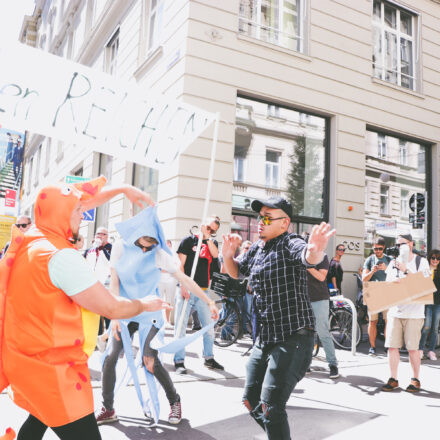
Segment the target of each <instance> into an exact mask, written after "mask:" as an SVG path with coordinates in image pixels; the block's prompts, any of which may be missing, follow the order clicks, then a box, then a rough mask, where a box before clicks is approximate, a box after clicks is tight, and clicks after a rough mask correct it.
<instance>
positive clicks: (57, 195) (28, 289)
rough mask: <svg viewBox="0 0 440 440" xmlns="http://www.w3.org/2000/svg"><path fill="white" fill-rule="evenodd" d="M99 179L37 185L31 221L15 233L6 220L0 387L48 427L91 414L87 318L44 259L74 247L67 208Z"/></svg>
mask: <svg viewBox="0 0 440 440" xmlns="http://www.w3.org/2000/svg"><path fill="white" fill-rule="evenodd" d="M104 184H105V179H104V178H103V177H101V178H98V179H96V180H94V181H90V182H87V183H82V184H76V185H58V186H48V187H45V188H43V189H42V190H41V191H40V192H39V194H38V196H37V200H36V203H35V226H36V227H34V228H31V230H29V231H28V232H27V233H26V234H22V233H20V231H19V230H18V229H17V228H16V227H15V226H13V231H12V239H11V245H10V247H9V249H8V252H7V253H6V255H5V256H4V257H3V259H2V260H1V261H0V354H1V357H0V391H2V390H3V389H4V388H5V387H6V386H8V385H9V384H10V385H11V388H12V393H13V399H14V401H15V403H16V404H17V405H18V406H20V407H21V408H23V409H25V410H27V411H29V413H30V414H32V415H33V416H34V417H36V418H37V419H39V420H40V421H41V422H43V423H44V424H46V425H47V426H50V427H57V426H61V425H65V424H68V423H71V422H73V421H75V420H78V419H80V418H82V417H84V416H86V415H88V414H91V413H93V396H92V387H91V383H90V374H89V369H88V366H87V359H88V356H87V354H86V353H85V351H84V347H85V346H86V345H89V346H90V345H93V343H92V344H90V342H89V341H87V335H86V334H85V333H86V332H85V328H87V327H88V324H87V322H86V318H83V314H82V309H81V307H80V306H78V305H77V304H76V303H75V302H73V301H72V300H71V299H70V298H69V297H68V296H67V295H66V294H65V293H64V292H63V291H62V290H61V289H59V288H57V287H56V286H55V285H54V284H53V283H52V281H51V279H50V276H49V269H48V264H49V260H50V259H51V257H52V256H53V255H55V253H57V252H58V251H59V250H61V249H66V248H74V246H73V244H72V243H71V241H70V240H69V239H71V238H72V231H71V229H70V217H71V214H72V211H73V209H74V207H75V206H76V205H77V203H78V201H79V200H86V199H90V198H92V197H93V196H94V195H96V194H97V193H98V192H99V191H100V190H101V188H102V186H103V185H104ZM88 316H89V318H90V317H92V319H95V317H94V316H92V315H90V312H89V315H88ZM92 327H93V326H92ZM96 333H97V329H96V332H95V334H94V335H91V337H92V339H93V338H96Z"/></svg>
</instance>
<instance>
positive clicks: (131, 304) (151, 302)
mask: <svg viewBox="0 0 440 440" xmlns="http://www.w3.org/2000/svg"><path fill="white" fill-rule="evenodd" d="M70 298H71V299H72V300H73V301H74V302H75V303H76V304H78V305H80V306H81V307H84V308H85V309H87V310H90V311H91V312H94V313H97V314H98V315H102V316H105V317H107V318H110V319H126V318H131V317H133V316H136V315H139V313H142V312H156V311H158V310H162V309H168V310H169V309H171V308H172V307H171V306H170V305H169V304H168V303H166V302H165V301H163V300H162V299H160V298H158V297H156V296H155V297H146V298H142V299H134V300H130V299H127V298H123V297H120V296H114V295H112V294H111V293H110V292H109V291H108V290H107V289H106V288H105V287H104V286H103V285H102V284H101V283H99V282H97V283H95V284H93V286H91V287H89V288H88V289H85V290H83V291H82V292H80V293H77V294H76V295H72V296H71V297H70Z"/></svg>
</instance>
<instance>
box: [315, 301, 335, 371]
mask: <svg viewBox="0 0 440 440" xmlns="http://www.w3.org/2000/svg"><path fill="white" fill-rule="evenodd" d="M311 304H312V309H313V314H314V315H315V318H316V332H317V333H318V336H319V340H320V341H321V344H322V347H323V348H324V351H325V358H326V360H327V363H328V366H329V367H330V366H331V365H334V366H335V367H337V366H338V360H337V359H336V354H335V346H334V344H333V339H332V337H331V336H330V328H329V326H328V314H329V300H328V299H324V300H322V301H313V302H312V303H311Z"/></svg>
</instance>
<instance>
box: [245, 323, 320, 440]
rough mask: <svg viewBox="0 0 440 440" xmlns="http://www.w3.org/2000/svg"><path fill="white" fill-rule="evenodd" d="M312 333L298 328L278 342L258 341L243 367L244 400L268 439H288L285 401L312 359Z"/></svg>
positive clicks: (288, 430) (288, 431)
mask: <svg viewBox="0 0 440 440" xmlns="http://www.w3.org/2000/svg"><path fill="white" fill-rule="evenodd" d="M313 341H314V332H313V331H312V330H307V329H301V330H300V331H299V332H297V333H295V334H293V335H291V336H289V337H288V339H287V340H286V341H283V342H279V343H270V344H260V342H259V340H257V342H256V344H255V346H254V348H253V350H252V354H251V356H250V358H249V361H248V363H247V366H246V370H247V374H246V385H245V390H244V395H243V402H244V403H245V405H246V406H247V407H248V409H250V410H251V416H252V417H253V418H254V419H255V420H256V421H257V423H258V424H259V425H260V426H261V427H262V428H263V429H264V430H265V431H266V434H267V438H268V439H269V440H290V429H289V422H288V420H287V413H286V402H287V400H288V399H289V397H290V394H291V392H292V390H293V389H294V388H295V385H296V384H297V383H298V382H299V381H300V380H301V379H302V378H303V377H304V375H305V374H306V370H307V368H308V366H309V365H310V362H311V360H312V352H313Z"/></svg>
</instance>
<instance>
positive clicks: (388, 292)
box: [364, 272, 437, 313]
mask: <svg viewBox="0 0 440 440" xmlns="http://www.w3.org/2000/svg"><path fill="white" fill-rule="evenodd" d="M436 290H437V289H436V287H435V285H434V282H433V281H432V278H431V277H425V276H424V274H423V273H422V272H417V273H411V274H408V275H407V276H406V277H405V278H400V279H399V280H398V282H396V281H392V282H389V281H366V282H364V303H365V304H366V305H367V306H368V311H369V312H370V313H379V312H383V311H384V310H388V309H389V308H390V307H393V306H397V305H401V304H408V303H414V302H416V303H422V304H433V295H432V294H433V293H434V292H435V291H436Z"/></svg>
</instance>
